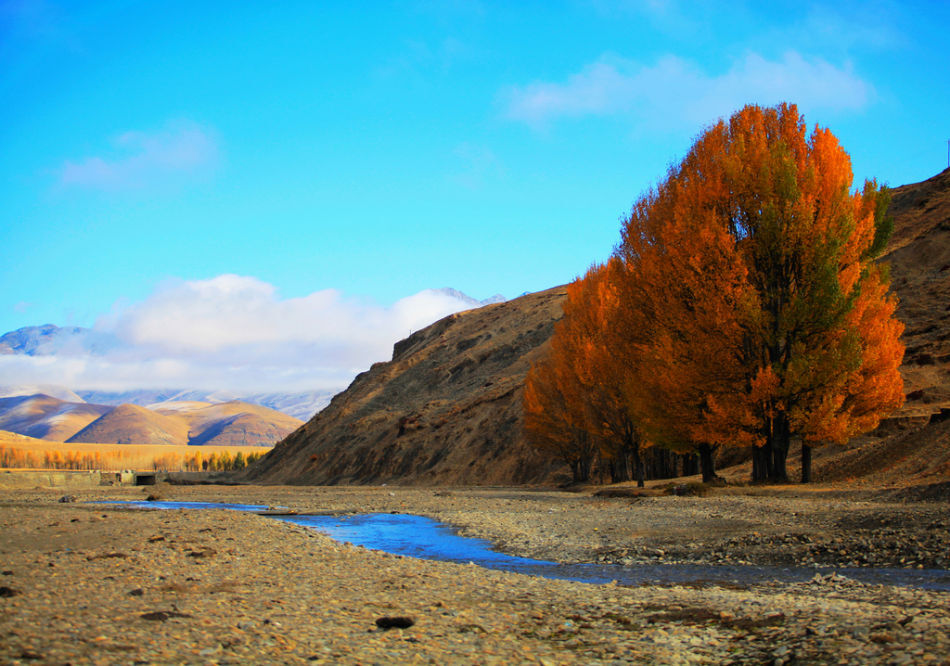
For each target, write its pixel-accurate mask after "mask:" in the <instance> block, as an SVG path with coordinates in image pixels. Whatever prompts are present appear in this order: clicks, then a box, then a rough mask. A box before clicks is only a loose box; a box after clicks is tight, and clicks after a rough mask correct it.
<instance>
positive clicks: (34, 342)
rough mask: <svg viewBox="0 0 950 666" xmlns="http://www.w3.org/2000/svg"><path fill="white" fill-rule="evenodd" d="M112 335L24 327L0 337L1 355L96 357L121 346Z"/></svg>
mask: <svg viewBox="0 0 950 666" xmlns="http://www.w3.org/2000/svg"><path fill="white" fill-rule="evenodd" d="M120 344H121V343H120V342H119V340H118V338H116V337H115V336H114V335H112V334H111V333H105V332H102V331H97V330H94V329H91V328H82V327H81V326H67V327H60V326H54V325H53V324H44V325H43V326H24V327H23V328H18V329H17V330H15V331H10V332H9V333H5V334H4V335H2V336H0V354H26V355H27V356H55V355H70V356H75V355H80V354H92V355H95V356H99V355H102V354H105V353H107V352H109V351H112V350H113V349H116V348H118V347H119V346H120Z"/></svg>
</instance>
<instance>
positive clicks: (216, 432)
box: [0, 394, 303, 446]
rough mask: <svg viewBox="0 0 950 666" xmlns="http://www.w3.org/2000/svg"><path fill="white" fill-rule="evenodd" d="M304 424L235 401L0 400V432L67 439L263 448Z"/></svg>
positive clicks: (42, 397) (23, 397) (41, 396)
mask: <svg viewBox="0 0 950 666" xmlns="http://www.w3.org/2000/svg"><path fill="white" fill-rule="evenodd" d="M302 424H303V421H301V420H300V419H296V418H294V417H292V416H288V415H287V414H284V413H281V412H278V411H276V410H273V409H270V408H268V407H262V406H260V405H252V404H250V403H246V402H241V401H237V400H233V401H228V402H220V403H210V402H201V401H171V402H159V403H157V404H153V405H150V406H149V407H143V406H141V405H134V404H130V403H124V404H120V405H118V406H111V405H102V404H93V403H88V402H67V401H64V400H60V399H58V398H54V397H52V396H49V395H44V394H34V395H21V396H14V397H6V398H0V430H6V431H9V432H15V433H17V434H20V435H27V436H30V437H36V438H39V439H47V440H53V441H59V442H67V443H69V442H97V443H102V444H179V445H184V444H190V445H199V446H200V445H215V446H244V445H247V446H267V445H270V444H273V443H275V442H277V441H278V440H279V439H281V438H282V437H284V436H286V435H287V434H289V433H290V432H293V431H294V430H295V429H296V428H297V427H299V426H300V425H302Z"/></svg>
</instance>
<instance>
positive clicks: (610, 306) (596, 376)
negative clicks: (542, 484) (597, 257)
mask: <svg viewBox="0 0 950 666" xmlns="http://www.w3.org/2000/svg"><path fill="white" fill-rule="evenodd" d="M618 270H620V262H619V261H618V260H612V262H611V263H610V265H607V266H595V267H593V268H591V269H590V270H589V271H588V272H587V275H586V276H585V277H584V278H578V279H576V280H575V281H574V282H572V283H571V284H569V285H568V286H567V299H566V301H565V304H564V317H563V318H562V319H561V321H560V322H558V324H557V325H556V326H555V330H554V334H553V336H552V337H551V346H550V349H549V352H548V355H547V357H546V358H544V359H542V360H541V361H539V362H538V363H536V364H534V366H532V368H531V370H530V372H529V373H528V376H527V379H526V384H525V393H524V403H523V404H524V414H525V428H526V434H527V435H528V439H529V441H530V442H531V443H532V444H534V445H535V446H536V447H538V448H540V449H542V450H544V449H546V450H549V451H551V452H553V453H555V454H556V455H558V456H559V457H561V458H562V459H563V460H565V461H566V462H568V463H569V464H570V465H571V468H572V470H573V476H574V481H575V482H578V481H586V480H587V479H588V477H589V476H590V469H591V465H592V462H593V460H594V458H595V457H597V456H599V459H600V460H601V461H602V462H603V463H604V464H605V465H606V466H607V468H608V469H609V472H610V476H611V479H612V480H613V481H614V482H618V481H627V480H629V479H631V478H633V477H635V478H636V479H637V483H638V484H639V485H641V486H642V485H643V480H644V469H643V468H644V466H643V460H642V457H641V448H642V442H641V438H640V433H639V431H638V430H637V428H636V425H635V423H634V420H633V416H632V413H631V412H630V410H629V400H628V396H627V390H628V383H629V382H628V375H629V373H628V368H627V366H625V365H624V364H623V363H620V362H618V358H619V348H620V346H621V345H622V344H624V343H626V340H625V339H624V337H623V336H617V331H618V328H617V326H616V325H615V313H616V312H617V309H618V305H619V294H618V291H617V284H618V282H617V280H616V279H615V278H614V277H613V274H614V273H616V272H617V271H618Z"/></svg>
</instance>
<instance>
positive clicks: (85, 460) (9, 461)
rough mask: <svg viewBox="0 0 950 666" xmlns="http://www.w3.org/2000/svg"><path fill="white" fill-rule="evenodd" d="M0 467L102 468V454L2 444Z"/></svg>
mask: <svg viewBox="0 0 950 666" xmlns="http://www.w3.org/2000/svg"><path fill="white" fill-rule="evenodd" d="M0 467H2V468H11V469H15V468H20V469H102V455H101V454H100V453H99V452H98V451H95V452H92V453H87V452H83V451H43V452H38V451H24V450H23V449H18V448H15V447H6V446H0Z"/></svg>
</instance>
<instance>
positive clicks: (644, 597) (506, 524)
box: [0, 486, 950, 664]
mask: <svg viewBox="0 0 950 666" xmlns="http://www.w3.org/2000/svg"><path fill="white" fill-rule="evenodd" d="M148 492H155V489H154V488H150V489H148ZM158 492H160V493H162V494H163V495H164V498H165V499H179V500H202V499H203V500H212V499H213V500H220V501H233V502H243V503H255V504H266V505H278V504H279V505H285V506H291V507H293V508H296V509H298V510H302V511H341V510H342V511H373V510H382V511H406V512H413V513H424V514H429V515H435V516H437V517H440V518H442V519H444V520H447V521H450V522H452V523H454V524H456V525H458V526H459V527H461V528H462V529H463V531H466V532H471V533H477V534H480V535H482V536H489V537H491V538H493V539H494V540H496V542H498V543H503V544H505V548H506V550H509V551H510V552H517V553H521V554H528V555H534V556H545V557H550V556H552V555H556V556H557V557H555V558H554V559H561V560H590V559H597V558H599V557H601V555H603V554H609V553H614V552H620V551H623V550H626V551H627V554H626V555H617V557H628V558H629V557H632V558H633V559H636V558H638V557H645V558H652V557H674V558H685V557H687V556H690V557H691V556H692V555H694V554H696V553H698V552H699V551H700V550H702V549H703V548H706V549H708V548H711V547H712V544H714V543H715V544H717V546H716V547H720V546H721V547H722V548H724V549H725V550H724V551H723V552H725V553H726V556H727V557H734V558H742V559H745V560H749V561H757V559H759V558H764V557H765V556H764V555H762V553H763V552H765V551H767V550H772V551H775V550H779V548H776V547H774V546H773V547H771V548H767V547H765V546H761V545H759V546H756V547H755V548H753V547H752V542H747V541H746V540H747V539H751V538H752V536H751V532H756V533H758V535H759V538H760V539H763V540H764V539H768V538H779V537H782V538H784V536H786V535H787V534H789V533H792V532H794V531H796V530H801V531H805V528H809V529H808V530H807V531H808V532H810V533H812V534H814V535H815V536H816V538H818V537H820V538H825V537H827V538H829V539H835V538H838V537H841V536H842V535H843V534H844V533H846V532H852V531H854V530H862V529H866V530H870V532H869V534H874V533H881V532H882V530H881V529H879V527H877V526H873V525H872V526H871V527H861V525H862V524H863V523H862V522H861V520H863V518H862V517H867V516H874V517H875V519H876V520H879V519H881V518H883V519H886V520H889V521H891V522H890V524H892V525H893V527H890V528H886V529H892V530H895V531H897V532H898V533H899V534H900V535H901V537H900V538H902V539H909V538H914V535H916V534H918V533H920V534H923V533H924V532H926V531H927V530H928V529H930V528H929V527H928V526H927V525H928V524H929V523H927V521H928V520H931V518H932V516H936V515H938V508H939V507H938V506H937V505H933V506H931V505H928V504H919V503H918V504H913V505H905V504H900V503H893V502H891V503H888V502H883V501H881V500H879V499H878V500H870V499H859V500H855V499H849V498H847V497H840V496H839V497H766V498H761V497H747V496H741V495H739V496H716V497H705V498H698V497H694V498H689V497H662V498H643V499H633V500H631V499H624V498H621V499H605V498H596V497H592V496H590V495H588V494H583V493H582V494H569V493H562V492H553V491H545V492H528V491H524V490H519V489H474V490H467V489H451V490H450V489H442V490H436V489H403V488H392V489H391V488H281V487H268V488H261V487H201V486H195V487H165V488H160V489H159V491H158ZM74 494H75V495H76V496H77V498H78V500H79V501H76V502H70V503H60V502H58V501H57V500H58V498H59V496H60V495H61V493H59V494H57V493H52V492H49V491H40V490H31V491H4V492H2V494H0V560H2V563H3V564H2V571H3V575H2V577H0V588H2V592H0V661H5V662H17V661H21V662H23V663H27V662H30V663H66V662H72V663H80V662H86V661H89V662H96V663H132V662H136V661H141V662H149V663H170V662H176V663H177V662H191V663H238V662H241V663H248V662H251V663H260V662H268V661H269V662H282V663H297V662H300V663H303V662H308V661H309V662H313V661H316V662H319V661H321V660H324V661H326V662H328V663H329V662H336V663H338V662H344V663H354V662H361V663H383V662H388V663H407V662H408V663H412V662H435V663H453V662H461V663H468V662H475V661H477V662H480V663H512V662H515V663H535V664H537V663H541V664H553V663H574V662H577V663H591V662H626V661H632V660H643V661H648V662H661V663H684V662H688V661H694V662H698V663H704V662H705V663H729V662H751V663H762V662H773V663H774V662H775V661H776V660H777V663H788V662H792V661H793V660H798V661H802V662H809V663H815V662H817V663H823V662H827V663H831V662H833V663H840V662H841V660H844V662H845V663H869V662H871V663H874V662H877V663H928V662H930V663H941V660H943V662H942V663H947V662H946V661H945V660H946V655H947V654H950V594H948V593H944V592H932V591H929V592H928V591H921V590H911V589H904V588H897V587H889V586H874V585H863V584H858V583H854V582H850V581H847V580H840V579H839V578H836V577H828V576H821V575H819V576H818V577H816V579H815V580H813V581H812V582H810V583H799V584H787V585H774V584H773V585H760V586H753V587H749V588H743V589H732V587H729V586H725V587H720V586H686V587H684V586H678V587H659V586H642V587H636V588H624V587H621V586H610V585H606V586H593V585H586V584H581V583H572V582H565V581H551V580H543V579H536V578H528V577H525V576H520V575H517V574H509V573H502V572H495V571H488V570H484V569H481V568H478V567H475V566H465V565H455V564H448V563H438V562H427V561H420V560H412V559H407V558H400V557H396V556H389V555H385V554H382V553H377V552H373V551H367V550H363V549H360V548H355V547H350V546H345V545H340V544H336V543H334V542H332V541H331V540H329V539H327V538H325V537H323V536H321V535H319V534H317V533H315V532H313V531H310V530H307V529H305V528H302V527H299V526H294V525H290V524H286V523H281V522H278V521H274V520H272V519H268V518H263V517H259V516H254V515H248V514H241V513H234V512H225V511H208V512H182V511H170V512H141V511H133V510H127V509H122V508H114V507H103V506H95V505H88V504H84V503H83V502H84V501H85V500H91V499H109V498H112V499H131V498H137V499H140V498H142V496H143V492H142V490H141V489H131V488H128V489H120V488H116V489H97V490H90V491H86V490H83V491H76V492H74ZM931 512H934V513H933V514H932V516H931ZM918 515H920V516H924V517H922V518H920V519H919V520H918V519H917V518H915V517H914V516H918ZM939 515H940V516H941V518H940V519H945V518H944V517H945V515H946V512H945V511H944V512H943V513H942V514H939ZM809 516H810V517H809ZM846 516H850V518H849V520H851V521H852V522H844V521H843V519H844V518H845V517H846ZM927 516H930V517H927ZM933 520H938V519H937V518H933ZM908 524H909V525H911V527H910V528H905V527H904V526H905V525H908ZM908 530H909V531H908ZM750 531H751V532H750ZM713 532H716V534H715V535H714V534H713ZM943 534H944V535H945V534H946V529H944V530H943ZM888 538H889V537H888ZM921 540H922V539H921ZM730 542H732V543H733V545H732V546H727V544H729V543H730ZM763 543H765V542H764V541H763ZM689 544H696V545H695V546H690V545H689ZM677 547H681V548H683V549H684V551H683V553H679V552H674V551H675V549H676V548H677ZM641 548H642V549H650V548H652V549H653V550H654V551H656V550H663V551H664V555H662V556H661V555H656V553H655V552H654V554H653V555H651V554H649V553H648V552H647V551H646V550H644V553H642V554H641V553H639V551H638V550H637V549H641ZM635 550H636V551H637V552H634V554H633V555H630V553H631V552H633V551H635ZM790 550H794V549H790ZM845 550H846V549H845ZM886 550H887V549H885V551H886ZM923 550H926V548H923ZM668 553H674V555H668ZM849 557H850V556H849ZM918 559H925V558H923V557H920V558H918ZM385 616H389V617H393V616H400V617H402V616H405V617H410V618H412V620H413V622H414V624H413V626H411V627H409V628H405V629H390V630H388V631H384V630H382V629H379V628H378V627H377V626H376V622H375V621H376V620H377V619H378V618H382V617H385Z"/></svg>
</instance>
